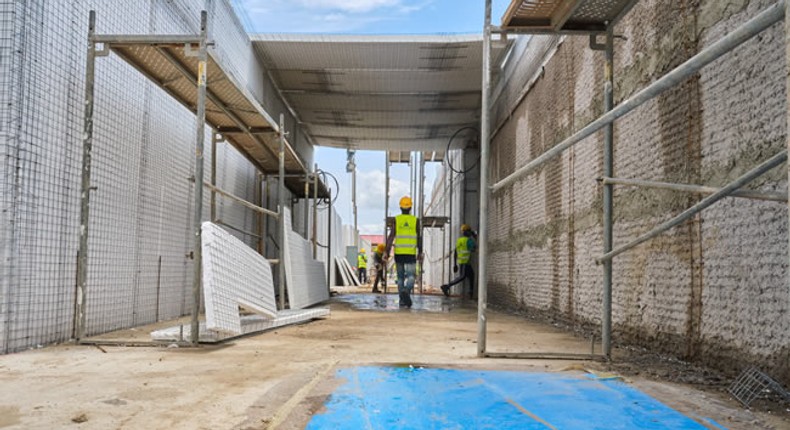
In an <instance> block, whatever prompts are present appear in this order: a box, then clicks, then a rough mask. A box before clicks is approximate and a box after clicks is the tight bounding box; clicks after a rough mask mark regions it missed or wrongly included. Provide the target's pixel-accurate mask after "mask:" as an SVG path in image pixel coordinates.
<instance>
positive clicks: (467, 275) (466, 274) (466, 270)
mask: <svg viewBox="0 0 790 430" xmlns="http://www.w3.org/2000/svg"><path fill="white" fill-rule="evenodd" d="M458 270H459V274H458V277H457V278H455V279H453V280H452V281H450V283H449V284H447V286H448V287H452V286H453V285H455V284H460V283H461V282H463V281H464V280H469V298H470V299H471V298H473V297H474V294H475V271H474V269H472V265H471V264H461V265H459V266H458ZM461 296H462V297H463V296H464V292H463V291H461Z"/></svg>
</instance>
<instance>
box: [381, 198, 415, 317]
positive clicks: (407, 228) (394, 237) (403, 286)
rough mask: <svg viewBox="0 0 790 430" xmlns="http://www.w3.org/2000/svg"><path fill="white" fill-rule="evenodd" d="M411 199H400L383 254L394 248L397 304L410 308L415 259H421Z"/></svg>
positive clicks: (387, 253)
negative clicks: (393, 226)
mask: <svg viewBox="0 0 790 430" xmlns="http://www.w3.org/2000/svg"><path fill="white" fill-rule="evenodd" d="M411 208H412V201H411V198H410V197H408V196H404V197H403V198H401V199H400V209H401V214H400V215H398V216H396V217H395V228H393V229H392V231H390V234H389V237H388V238H387V248H386V250H385V252H384V255H385V256H387V255H390V250H391V249H392V248H394V249H395V266H396V269H397V270H396V271H397V274H398V297H399V303H398V304H399V306H400V307H402V308H411V306H412V299H411V292H412V290H413V289H414V278H415V272H416V270H417V261H422V238H421V237H420V223H419V219H417V217H416V216H414V215H412V214H411Z"/></svg>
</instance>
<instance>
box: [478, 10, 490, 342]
mask: <svg viewBox="0 0 790 430" xmlns="http://www.w3.org/2000/svg"><path fill="white" fill-rule="evenodd" d="M482 91H483V94H482V112H481V116H480V232H479V235H478V239H479V243H478V248H477V249H478V252H479V253H480V254H479V261H478V271H479V277H480V278H479V281H478V283H479V285H478V294H477V356H478V357H483V356H484V355H485V352H486V307H487V306H488V270H487V269H488V267H487V264H486V261H487V260H488V194H489V188H488V161H489V160H488V159H489V146H490V142H489V140H490V139H491V124H490V122H491V119H490V115H491V114H490V110H489V104H490V99H491V0H486V9H485V23H484V27H483V88H482Z"/></svg>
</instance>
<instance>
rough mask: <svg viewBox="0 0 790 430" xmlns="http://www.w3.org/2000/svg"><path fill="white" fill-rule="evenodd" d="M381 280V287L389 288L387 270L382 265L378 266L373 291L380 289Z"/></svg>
mask: <svg viewBox="0 0 790 430" xmlns="http://www.w3.org/2000/svg"><path fill="white" fill-rule="evenodd" d="M379 282H381V288H382V289H386V288H387V272H386V270H385V269H384V267H383V266H382V265H378V266H376V280H375V281H373V291H376V290H378V289H379Z"/></svg>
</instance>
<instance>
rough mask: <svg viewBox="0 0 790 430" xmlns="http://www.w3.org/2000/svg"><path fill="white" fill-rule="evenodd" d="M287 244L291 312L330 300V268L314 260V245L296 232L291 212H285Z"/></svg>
mask: <svg viewBox="0 0 790 430" xmlns="http://www.w3.org/2000/svg"><path fill="white" fill-rule="evenodd" d="M284 216H285V225H286V228H287V234H288V237H287V240H286V242H285V253H284V254H285V265H284V267H285V276H286V286H287V287H288V303H289V304H290V308H291V309H302V308H306V307H308V306H311V305H314V304H316V303H320V302H323V301H326V300H329V290H328V288H327V285H326V267H325V266H324V264H323V263H322V262H321V261H319V260H314V259H313V255H312V254H313V252H312V247H311V245H310V242H308V241H307V240H306V239H305V238H303V237H302V236H300V235H299V234H298V233H297V232H295V231H294V230H293V229H291V228H288V227H290V226H291V225H293V224H292V221H291V211H290V210H289V209H285V213H284Z"/></svg>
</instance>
